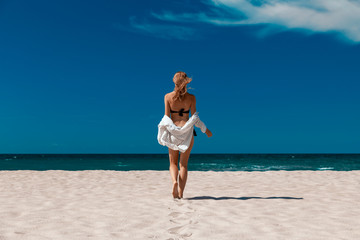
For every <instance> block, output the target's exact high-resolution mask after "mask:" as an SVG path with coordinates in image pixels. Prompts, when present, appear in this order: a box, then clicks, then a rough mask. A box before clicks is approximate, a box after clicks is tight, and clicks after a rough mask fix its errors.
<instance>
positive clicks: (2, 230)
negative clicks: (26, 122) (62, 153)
mask: <svg viewBox="0 0 360 240" xmlns="http://www.w3.org/2000/svg"><path fill="white" fill-rule="evenodd" d="M359 189H360V171H349V172H337V171H268V172H212V171H209V172H196V171H190V172H189V175H188V182H187V186H186V189H185V193H184V199H181V200H174V199H173V198H172V196H171V180H170V174H169V172H167V171H129V172H122V171H0V216H1V218H0V239H1V240H8V239H10V240H12V239H29V240H30V239H31V240H43V239H61V240H64V239H67V240H69V239H74V240H75V239H76V240H80V239H101V240H104V239H244V240H245V239H249V240H250V239H266V240H270V239H274V240H275V239H276V240H280V239H327V240H329V239H353V240H356V239H360V191H359Z"/></svg>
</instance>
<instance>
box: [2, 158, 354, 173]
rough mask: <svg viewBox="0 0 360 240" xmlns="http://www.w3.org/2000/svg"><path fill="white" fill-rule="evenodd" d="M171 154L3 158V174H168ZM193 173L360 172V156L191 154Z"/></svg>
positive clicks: (190, 164) (189, 166) (190, 162)
mask: <svg viewBox="0 0 360 240" xmlns="http://www.w3.org/2000/svg"><path fill="white" fill-rule="evenodd" d="M168 169H169V158H168V155H167V154H2V155H0V170H72V171H76V170H117V171H129V170H166V171H168ZM188 169H189V170H190V171H270V170H271V171H274V170H286V171H294V170H313V171H322V170H333V171H351V170H360V154H191V156H190V159H189V164H188Z"/></svg>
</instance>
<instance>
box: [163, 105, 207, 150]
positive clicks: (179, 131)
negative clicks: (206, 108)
mask: <svg viewBox="0 0 360 240" xmlns="http://www.w3.org/2000/svg"><path fill="white" fill-rule="evenodd" d="M194 125H195V126H196V127H198V128H200V129H201V131H202V132H203V133H205V132H206V126H205V124H204V123H203V122H202V121H201V120H200V118H199V113H198V112H195V113H194V114H193V115H192V116H191V117H190V119H189V120H188V121H187V122H186V123H185V125H184V126H182V127H178V126H176V125H175V124H174V122H173V121H172V120H171V118H169V117H168V116H167V115H164V117H163V118H162V119H161V121H160V123H159V125H158V136H157V139H158V142H159V144H161V145H163V146H167V147H169V148H171V149H173V150H179V151H180V152H185V151H186V150H187V149H188V148H189V145H190V142H191V139H192V136H193V131H194V130H193V129H194Z"/></svg>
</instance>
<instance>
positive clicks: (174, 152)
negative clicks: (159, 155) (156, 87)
mask: <svg viewBox="0 0 360 240" xmlns="http://www.w3.org/2000/svg"><path fill="white" fill-rule="evenodd" d="M191 80H192V79H191V78H189V77H188V76H187V75H186V73H184V72H177V73H176V74H175V75H174V78H173V81H174V83H175V89H174V91H173V92H170V93H168V94H166V95H165V115H164V118H163V119H162V120H161V122H160V124H159V133H158V141H159V143H160V144H161V145H165V146H168V147H169V160H170V167H169V170H170V174H171V178H172V182H173V189H172V194H173V197H174V198H182V197H183V194H184V189H185V185H186V180H187V172H188V169H187V165H188V160H189V156H190V152H191V149H192V146H193V144H194V135H195V136H196V132H195V130H194V125H195V126H197V127H200V128H201V131H202V132H205V133H206V135H207V136H208V137H211V136H212V133H211V131H210V130H209V129H207V128H206V126H205V124H204V123H203V122H201V121H200V119H199V117H198V113H197V112H196V99H195V96H194V95H192V94H190V93H188V92H187V89H186V86H187V84H188V83H189V82H191ZM190 111H191V115H192V116H191V118H190V120H189V115H190ZM179 151H180V152H181V154H180V174H179V170H178V160H179ZM178 177H179V181H178Z"/></svg>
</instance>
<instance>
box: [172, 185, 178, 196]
mask: <svg viewBox="0 0 360 240" xmlns="http://www.w3.org/2000/svg"><path fill="white" fill-rule="evenodd" d="M172 194H173V197H174V198H179V192H178V183H177V182H174V183H173V192H172Z"/></svg>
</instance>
